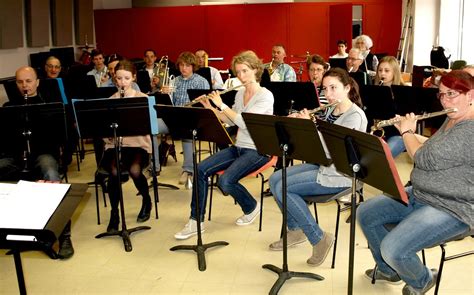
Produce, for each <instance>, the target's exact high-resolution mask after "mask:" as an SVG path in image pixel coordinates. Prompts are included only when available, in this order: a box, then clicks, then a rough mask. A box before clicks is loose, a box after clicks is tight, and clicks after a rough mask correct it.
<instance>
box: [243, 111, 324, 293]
mask: <svg viewBox="0 0 474 295" xmlns="http://www.w3.org/2000/svg"><path fill="white" fill-rule="evenodd" d="M242 117H243V118H244V121H245V125H246V126H247V129H248V130H249V133H250V135H251V136H252V139H253V141H254V142H255V145H256V146H257V150H258V151H259V152H260V153H262V154H269V155H277V156H281V157H283V165H282V199H283V200H282V203H283V206H282V207H283V208H282V214H283V224H282V233H283V266H282V268H279V267H277V266H275V265H271V264H265V265H263V266H262V267H263V268H266V269H269V270H271V271H273V272H275V273H277V274H278V279H277V281H276V282H275V283H274V284H273V286H272V288H271V290H270V292H269V294H277V293H278V291H279V290H280V288H281V287H282V286H283V284H284V283H285V282H286V281H287V280H289V279H291V278H293V277H302V278H309V279H315V280H319V281H320V280H323V279H324V278H323V277H322V276H320V275H317V274H313V273H307V272H294V271H289V270H288V258H287V256H288V255H287V253H288V247H287V244H288V241H287V221H288V212H287V210H288V209H287V195H286V194H287V186H286V158H287V157H289V158H290V159H299V160H305V161H307V162H310V163H318V164H321V165H324V166H328V165H329V164H330V161H329V160H328V159H327V158H326V154H325V152H324V148H323V145H322V143H321V140H320V139H319V136H317V134H318V132H317V130H316V127H315V125H314V123H313V122H312V121H311V120H307V119H298V118H289V117H278V116H269V115H261V114H251V113H243V114H242Z"/></svg>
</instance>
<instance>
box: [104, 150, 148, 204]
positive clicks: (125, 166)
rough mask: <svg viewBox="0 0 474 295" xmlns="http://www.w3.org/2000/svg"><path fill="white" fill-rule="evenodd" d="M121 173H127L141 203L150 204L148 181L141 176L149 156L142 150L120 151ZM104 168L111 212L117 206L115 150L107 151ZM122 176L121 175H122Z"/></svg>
mask: <svg viewBox="0 0 474 295" xmlns="http://www.w3.org/2000/svg"><path fill="white" fill-rule="evenodd" d="M120 160H121V163H122V165H121V167H120V168H121V171H122V172H123V171H128V174H129V175H130V177H131V178H132V180H133V183H134V184H135V187H136V188H137V189H138V191H139V192H140V194H141V195H142V197H143V202H151V199H150V193H149V191H148V181H147V180H146V177H145V175H143V172H142V171H143V169H144V168H145V167H146V166H147V165H148V163H149V161H150V156H149V155H148V153H147V152H146V151H145V150H144V149H142V148H131V147H124V148H122V150H121V159H120ZM103 162H105V163H104V168H105V169H106V170H107V171H108V172H109V174H110V177H109V183H108V191H109V198H110V204H111V207H112V210H117V208H118V204H119V185H121V184H120V183H119V181H118V176H117V164H116V160H115V150H114V149H108V150H106V151H105V154H104V159H103ZM122 175H123V173H122Z"/></svg>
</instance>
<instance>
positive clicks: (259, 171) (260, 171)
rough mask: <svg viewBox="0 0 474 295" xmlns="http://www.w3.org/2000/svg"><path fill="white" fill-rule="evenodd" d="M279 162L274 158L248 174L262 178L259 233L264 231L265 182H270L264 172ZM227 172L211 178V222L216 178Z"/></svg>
mask: <svg viewBox="0 0 474 295" xmlns="http://www.w3.org/2000/svg"><path fill="white" fill-rule="evenodd" d="M277 160H278V157H277V156H273V157H272V158H271V159H270V161H268V163H267V164H265V165H263V166H262V167H260V168H259V169H257V170H255V171H253V172H251V173H249V174H247V176H246V177H249V176H250V177H260V179H261V186H260V221H259V226H258V231H262V215H263V197H264V192H265V191H264V186H265V182H267V181H268V179H265V176H264V175H263V172H264V171H265V170H267V169H268V168H271V167H274V166H275V165H276V162H277ZM224 172H225V170H221V171H218V172H216V173H215V174H214V175H212V176H211V186H210V191H211V192H210V197H209V215H208V220H209V221H210V220H211V210H212V195H213V189H214V183H217V180H216V181H215V182H214V176H216V178H217V177H219V175H222V174H224Z"/></svg>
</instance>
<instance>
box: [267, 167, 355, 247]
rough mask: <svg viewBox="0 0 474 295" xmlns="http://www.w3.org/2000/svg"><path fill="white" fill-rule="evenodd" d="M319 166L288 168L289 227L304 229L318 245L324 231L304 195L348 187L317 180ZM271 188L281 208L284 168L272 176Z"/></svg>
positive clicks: (313, 243) (336, 191)
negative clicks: (329, 184) (328, 185)
mask: <svg viewBox="0 0 474 295" xmlns="http://www.w3.org/2000/svg"><path fill="white" fill-rule="evenodd" d="M318 170H319V166H318V165H313V164H301V165H295V166H291V167H288V168H287V169H286V175H287V176H286V185H287V207H288V210H287V211H288V229H290V230H295V229H302V230H303V232H304V233H305V235H306V236H307V237H308V240H309V242H310V243H311V245H316V244H317V243H318V242H319V241H320V240H321V239H322V238H323V231H322V230H321V228H320V227H319V226H318V224H317V223H316V221H315V220H314V217H313V215H312V214H311V212H310V211H309V208H308V205H307V204H306V202H305V201H304V200H303V196H309V195H323V194H333V193H338V192H340V191H343V190H345V189H346V187H325V186H322V185H321V184H319V183H317V182H316V175H317V174H318ZM269 183H270V190H271V191H272V193H273V197H274V198H275V200H276V202H277V204H278V206H279V207H280V210H281V209H282V208H283V199H282V170H278V171H276V172H275V173H273V175H272V176H271V177H270V180H269Z"/></svg>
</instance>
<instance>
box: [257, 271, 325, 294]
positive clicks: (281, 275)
mask: <svg viewBox="0 0 474 295" xmlns="http://www.w3.org/2000/svg"><path fill="white" fill-rule="evenodd" d="M262 268H266V269H268V270H270V271H273V272H274V273H277V274H278V279H277V280H276V282H275V283H274V284H273V286H272V288H271V289H270V292H269V293H268V294H278V291H279V290H280V288H281V287H282V286H283V284H284V283H285V281H287V280H289V279H291V278H308V279H314V280H318V281H322V280H324V277H322V276H320V275H318V274H314V273H309V272H298V271H288V270H284V269H282V268H279V267H278V266H275V265H273V264H264V265H262Z"/></svg>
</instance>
